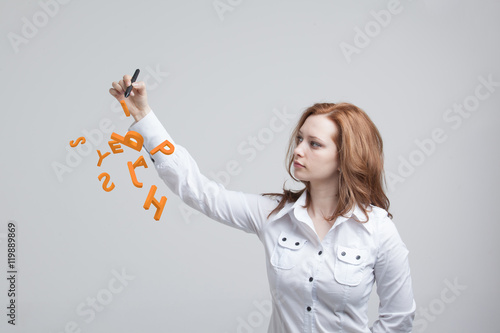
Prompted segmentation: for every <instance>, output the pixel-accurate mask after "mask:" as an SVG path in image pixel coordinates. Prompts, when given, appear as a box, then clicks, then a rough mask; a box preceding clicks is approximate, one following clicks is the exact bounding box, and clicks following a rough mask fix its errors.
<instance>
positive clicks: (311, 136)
mask: <svg viewBox="0 0 500 333" xmlns="http://www.w3.org/2000/svg"><path fill="white" fill-rule="evenodd" d="M298 134H300V135H302V132H301V131H300V130H299V132H298ZM307 137H308V138H313V139H316V140H319V141H322V142H323V140H322V139H320V138H318V137H317V136H314V135H308V136H307Z"/></svg>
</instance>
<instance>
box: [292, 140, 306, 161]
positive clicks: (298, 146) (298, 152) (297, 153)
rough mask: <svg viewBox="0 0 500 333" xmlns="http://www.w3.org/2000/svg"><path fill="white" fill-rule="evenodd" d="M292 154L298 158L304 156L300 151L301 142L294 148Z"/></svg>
mask: <svg viewBox="0 0 500 333" xmlns="http://www.w3.org/2000/svg"><path fill="white" fill-rule="evenodd" d="M293 153H294V155H295V156H300V157H303V156H304V152H303V151H302V142H301V143H299V144H298V145H297V146H296V147H295V149H294V150H293Z"/></svg>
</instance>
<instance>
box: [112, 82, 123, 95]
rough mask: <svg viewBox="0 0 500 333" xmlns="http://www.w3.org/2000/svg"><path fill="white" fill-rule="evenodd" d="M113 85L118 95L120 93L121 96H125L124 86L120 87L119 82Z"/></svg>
mask: <svg viewBox="0 0 500 333" xmlns="http://www.w3.org/2000/svg"><path fill="white" fill-rule="evenodd" d="M111 85H112V86H113V88H114V90H115V91H116V92H117V93H119V94H123V88H122V86H120V85H119V84H118V83H117V82H113V83H112V84H111Z"/></svg>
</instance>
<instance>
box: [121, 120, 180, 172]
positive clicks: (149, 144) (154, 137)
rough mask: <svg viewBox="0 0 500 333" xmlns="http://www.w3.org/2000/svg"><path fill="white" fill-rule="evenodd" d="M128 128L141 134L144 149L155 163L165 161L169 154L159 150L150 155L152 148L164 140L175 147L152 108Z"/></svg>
mask: <svg viewBox="0 0 500 333" xmlns="http://www.w3.org/2000/svg"><path fill="white" fill-rule="evenodd" d="M128 130H129V131H134V132H137V133H139V134H140V135H141V136H142V138H143V139H144V142H143V147H144V149H146V151H147V152H148V154H149V157H150V158H151V160H152V161H153V162H154V163H155V164H157V165H159V164H162V163H163V162H166V161H167V160H168V157H169V156H168V155H165V154H163V153H162V152H161V151H159V152H157V153H156V154H154V155H151V154H150V153H149V152H150V151H151V150H152V149H154V148H156V147H157V146H159V145H160V144H162V143H163V142H165V140H168V141H169V142H170V143H171V144H172V145H174V149H175V142H174V141H173V139H172V137H171V136H170V135H169V134H168V132H167V130H165V128H164V127H163V125H162V124H161V122H160V121H159V120H158V118H157V117H156V115H155V114H154V112H153V111H152V110H151V111H150V112H149V113H148V114H147V115H146V116H145V117H144V118H142V119H141V120H139V121H137V122H134V123H133V124H132V125H130V127H129V129H128ZM167 149H168V147H167ZM174 154H175V150H174Z"/></svg>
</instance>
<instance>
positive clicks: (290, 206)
mask: <svg viewBox="0 0 500 333" xmlns="http://www.w3.org/2000/svg"><path fill="white" fill-rule="evenodd" d="M306 196H307V193H306V191H304V192H303V193H302V195H301V196H300V197H299V198H298V199H297V201H295V202H293V203H292V202H287V203H286V204H285V206H284V207H283V208H282V209H281V210H280V211H279V212H278V214H276V216H275V217H274V219H273V220H277V219H279V218H281V217H282V216H284V215H285V214H287V213H290V212H291V211H293V214H294V216H295V218H296V219H297V220H299V221H301V222H304V223H306V224H307V225H309V226H310V227H311V228H313V230H314V225H313V224H312V220H311V218H310V216H309V214H308V213H307V209H306V208H303V207H302V206H304V205H305V204H306ZM369 211H370V210H369ZM369 211H368V212H369ZM353 215H354V216H353ZM351 217H353V218H354V219H355V220H357V221H359V222H361V223H360V224H361V225H362V226H363V227H364V228H365V229H366V230H367V231H368V232H369V233H370V234H371V233H373V223H371V221H370V220H369V221H368V222H365V221H366V217H365V214H364V213H363V210H362V209H361V207H360V206H359V205H358V204H356V203H355V204H354V206H353V207H352V208H351V210H349V211H348V212H347V213H346V214H345V216H339V217H338V218H337V221H336V224H337V225H338V224H341V223H343V222H345V221H347V220H348V219H349V218H351ZM359 222H358V223H359Z"/></svg>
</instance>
